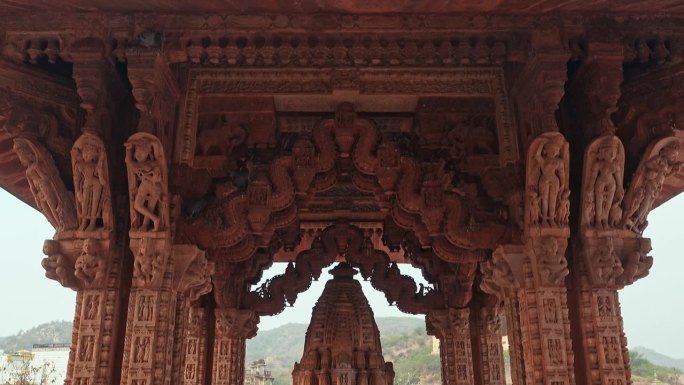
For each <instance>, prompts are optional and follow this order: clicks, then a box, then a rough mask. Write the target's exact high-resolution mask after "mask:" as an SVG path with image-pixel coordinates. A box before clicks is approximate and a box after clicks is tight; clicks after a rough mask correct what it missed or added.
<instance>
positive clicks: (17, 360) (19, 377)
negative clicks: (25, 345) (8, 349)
mask: <svg viewBox="0 0 684 385" xmlns="http://www.w3.org/2000/svg"><path fill="white" fill-rule="evenodd" d="M3 361H4V362H3V363H2V366H1V367H0V385H47V384H54V383H56V382H57V380H56V379H55V378H54V373H55V371H56V370H55V366H54V364H53V363H51V362H44V363H41V364H38V363H37V362H35V361H34V355H33V354H32V353H31V352H27V351H20V352H18V353H14V354H8V355H6V356H5V358H4V360H3Z"/></svg>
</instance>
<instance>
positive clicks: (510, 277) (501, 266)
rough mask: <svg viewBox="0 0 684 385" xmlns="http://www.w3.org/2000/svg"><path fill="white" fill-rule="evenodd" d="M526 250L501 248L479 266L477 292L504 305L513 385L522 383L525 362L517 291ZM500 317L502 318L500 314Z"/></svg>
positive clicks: (510, 246)
mask: <svg viewBox="0 0 684 385" xmlns="http://www.w3.org/2000/svg"><path fill="white" fill-rule="evenodd" d="M525 260H526V257H525V251H524V247H523V246H522V245H501V246H499V247H498V248H497V249H496V250H494V252H493V253H492V259H491V260H489V261H486V262H483V263H481V264H480V271H481V273H482V280H481V282H480V289H481V290H482V291H483V292H485V293H487V294H490V295H492V296H494V297H495V298H497V299H498V300H499V301H500V302H502V303H503V308H502V311H503V313H504V315H505V317H506V334H507V336H508V346H509V351H508V352H509V356H510V360H511V379H512V381H513V385H523V384H525V383H526V382H525V360H524V355H523V354H524V351H523V345H522V329H521V326H520V303H519V301H518V290H519V289H520V283H521V282H522V281H523V265H524V263H525ZM499 316H501V315H499Z"/></svg>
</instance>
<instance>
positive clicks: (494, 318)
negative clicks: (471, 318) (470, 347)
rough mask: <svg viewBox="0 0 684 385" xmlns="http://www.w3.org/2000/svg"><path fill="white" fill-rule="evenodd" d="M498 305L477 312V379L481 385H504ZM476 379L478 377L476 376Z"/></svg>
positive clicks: (487, 306) (475, 358) (486, 306)
mask: <svg viewBox="0 0 684 385" xmlns="http://www.w3.org/2000/svg"><path fill="white" fill-rule="evenodd" d="M500 310H501V309H500V307H499V306H498V305H489V304H488V305H485V306H484V307H482V308H481V309H479V311H478V312H477V322H476V324H475V327H476V328H477V330H476V337H477V338H476V340H477V343H478V349H477V350H476V351H477V352H478V357H474V358H473V359H474V360H478V361H479V365H478V366H479V368H480V373H479V378H480V381H479V382H480V383H481V384H482V385H505V384H506V376H505V372H504V357H503V345H502V344H501V335H502V334H501V318H500V317H501V315H500ZM476 377H478V375H476Z"/></svg>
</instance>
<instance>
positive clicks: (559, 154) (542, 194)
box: [525, 132, 570, 230]
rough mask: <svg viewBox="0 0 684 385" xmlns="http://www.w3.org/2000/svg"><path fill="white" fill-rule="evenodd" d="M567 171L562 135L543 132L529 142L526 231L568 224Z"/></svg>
mask: <svg viewBox="0 0 684 385" xmlns="http://www.w3.org/2000/svg"><path fill="white" fill-rule="evenodd" d="M569 168H570V155H569V152H568V142H567V141H566V140H565V138H564V137H563V135H562V134H560V133H558V132H546V133H543V134H541V135H539V136H538V137H537V138H536V139H535V140H534V141H532V143H531V144H530V148H529V151H528V155H527V181H526V188H525V189H526V190H525V191H526V197H525V202H526V204H525V211H526V215H525V225H526V228H527V229H528V230H529V229H531V228H558V227H566V226H567V225H568V221H569V215H570V190H569V183H568V180H569V177H570V175H569Z"/></svg>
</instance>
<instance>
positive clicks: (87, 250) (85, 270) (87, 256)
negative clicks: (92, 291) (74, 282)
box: [74, 239, 106, 285]
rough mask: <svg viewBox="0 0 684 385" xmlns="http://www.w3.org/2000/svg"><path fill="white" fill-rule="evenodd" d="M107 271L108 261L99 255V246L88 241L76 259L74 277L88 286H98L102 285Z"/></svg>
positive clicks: (84, 243) (84, 242)
mask: <svg viewBox="0 0 684 385" xmlns="http://www.w3.org/2000/svg"><path fill="white" fill-rule="evenodd" d="M105 271H106V261H105V260H104V259H103V258H102V257H101V256H100V255H98V250H97V244H96V243H94V241H92V240H90V239H86V240H85V241H83V248H82V250H81V255H79V256H78V258H77V259H76V263H75V271H74V275H75V276H76V278H78V279H80V280H81V281H83V282H84V283H85V284H86V285H96V284H100V283H102V280H103V278H104V275H105Z"/></svg>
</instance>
